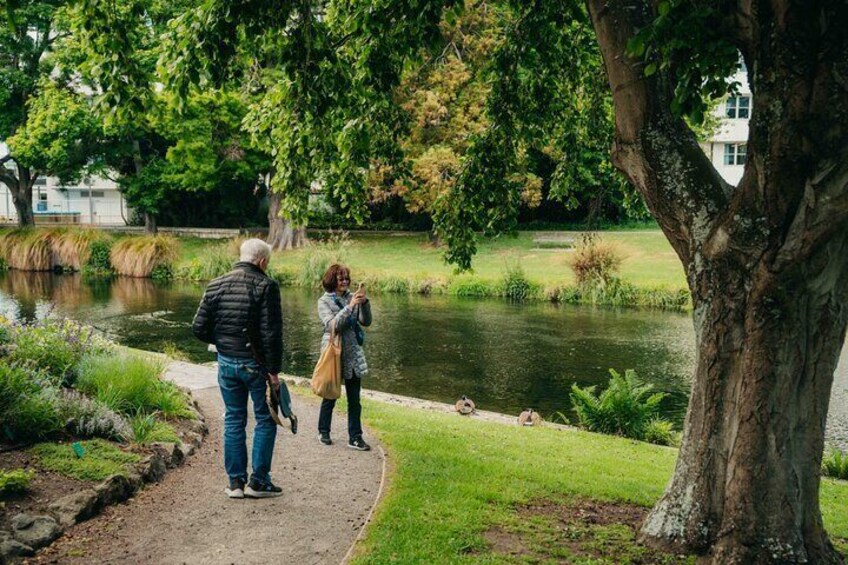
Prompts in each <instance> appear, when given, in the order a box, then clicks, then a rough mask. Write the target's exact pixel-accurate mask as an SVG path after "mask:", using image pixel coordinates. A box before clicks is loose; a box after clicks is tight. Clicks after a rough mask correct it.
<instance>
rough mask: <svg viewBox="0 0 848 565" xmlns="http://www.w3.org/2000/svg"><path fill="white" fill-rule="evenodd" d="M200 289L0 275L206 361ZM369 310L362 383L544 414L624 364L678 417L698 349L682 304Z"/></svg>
mask: <svg viewBox="0 0 848 565" xmlns="http://www.w3.org/2000/svg"><path fill="white" fill-rule="evenodd" d="M202 293H203V286H202V285H194V284H185V283H168V284H161V283H155V282H153V281H151V280H149V279H133V278H125V277H118V278H115V279H112V280H97V281H89V280H85V279H83V277H81V276H79V275H56V274H50V273H28V272H21V271H9V272H7V273H0V314H2V315H4V316H6V317H9V318H12V319H18V320H33V319H36V318H40V317H43V316H46V315H48V314H50V313H53V314H58V315H64V316H67V317H70V318H73V319H77V320H80V321H82V322H86V323H88V324H92V325H94V326H95V327H97V328H99V329H101V330H102V331H103V332H105V333H106V334H108V335H109V336H110V337H112V338H114V339H115V340H117V341H118V342H120V343H122V344H124V345H127V346H130V347H136V348H140V349H148V350H154V351H162V350H163V349H164V348H165V347H166V345H168V344H171V345H173V346H175V347H176V348H177V349H179V350H181V351H183V352H185V353H186V354H187V355H188V356H189V357H190V358H191V359H192V360H193V361H196V362H207V361H212V360H214V355H213V354H211V353H208V352H207V351H206V346H205V344H203V343H200V342H199V341H197V340H196V339H194V337H193V336H192V334H191V332H190V324H191V319H192V317H193V315H194V312H195V310H196V308H197V304H198V302H199V300H200V297H201V295H202ZM317 297H318V293H317V292H313V291H307V290H303V289H293V288H284V289H282V300H283V317H284V342H285V343H284V350H285V360H284V371H285V372H287V373H290V374H295V375H304V376H308V375H309V374H311V372H312V367H313V365H314V364H315V361H316V360H317V358H318V346H319V342H320V338H321V325H320V322H319V321H318V318H317V313H316V305H315V301H316V299H317ZM372 310H373V313H374V324H373V325H372V327H371V328H368V329H367V332H368V335H367V341H366V354H367V358H368V362H369V365H370V367H371V375H370V376H369V377H368V382H367V383H366V387H367V388H373V389H377V390H383V391H387V392H393V393H397V394H403V395H408V396H414V397H418V398H425V399H429V400H437V401H444V402H453V401H454V400H456V399H457V398H458V397H459V396H461V395H463V394H464V395H467V396H469V397H470V398H472V399H474V401H475V402H476V403H477V406H478V407H479V408H482V409H485V410H493V411H498V412H505V413H512V414H517V413H518V412H520V411H521V410H523V409H524V408H528V407H531V408H534V409H536V410H537V411H539V412H540V413H542V414H543V415H544V416H546V417H550V416H553V415H555V414H556V413H558V412H561V413H563V414H565V415H567V416H569V417H570V416H571V415H572V414H571V411H570V401H569V398H568V394H569V391H570V390H571V386H572V384H574V383H577V384H579V385H581V386H586V385H600V386H603V385H604V384H605V383H606V382H607V379H608V376H609V373H608V370H609V368H615V369H616V370H618V371H623V370H625V369H628V368H630V369H635V370H636V371H637V373H638V374H639V376H640V377H641V378H642V379H643V380H645V381H646V382H648V383H650V384H652V385H653V386H654V388H655V390H658V391H664V392H667V393H669V396H668V398H667V400H666V402H665V404H664V407H663V408H664V412H665V414H666V416H667V417H669V418H670V419H672V420H674V421H675V422H677V423H678V424H679V423H680V422H681V421H682V418H683V414H684V411H685V403H686V391H687V390H688V388H689V378H690V375H691V373H692V370H693V367H694V359H695V347H694V332H693V330H692V322H691V317H690V316H689V315H688V314H676V313H669V312H658V311H640V310H609V309H597V308H589V307H576V306H564V305H555V304H549V303H536V302H533V303H525V304H515V303H509V302H506V301H502V300H481V299H463V298H456V297H446V296H418V295H391V294H383V295H378V296H373V297H372ZM830 423H831V429H830V431H829V435H830V436H831V437H838V438H845V437H848V353H846V351H845V350H843V352H842V358H841V360H840V365H839V368H838V369H837V372H836V380H835V384H834V393H833V397H832V401H831V422H830ZM839 443H842V442H841V441H840V442H839ZM843 445H844V444H843Z"/></svg>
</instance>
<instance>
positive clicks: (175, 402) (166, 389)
mask: <svg viewBox="0 0 848 565" xmlns="http://www.w3.org/2000/svg"><path fill="white" fill-rule="evenodd" d="M164 369H165V367H164V364H163V363H162V362H161V361H159V360H158V359H153V358H150V357H142V356H140V355H133V354H120V355H91V356H87V357H85V358H84V359H83V360H82V362H81V363H80V370H79V373H80V374H79V379H78V380H77V388H78V389H79V390H80V391H82V392H83V393H85V394H87V395H89V396H92V397H94V398H96V399H97V400H99V401H100V402H102V403H103V404H105V405H106V406H108V407H109V408H111V409H112V410H114V411H115V412H118V413H120V414H133V415H134V414H137V413H139V412H143V413H150V412H154V411H157V410H158V411H160V412H162V414H164V415H165V416H168V417H189V416H191V411H190V410H189V404H188V400H187V399H186V396H185V394H183V393H182V392H181V391H180V390H179V389H178V388H176V387H175V386H174V385H173V384H171V383H169V382H165V381H163V380H161V379H160V375H161V374H162V372H163V371H164Z"/></svg>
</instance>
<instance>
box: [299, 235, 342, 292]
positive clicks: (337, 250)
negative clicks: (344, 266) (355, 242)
mask: <svg viewBox="0 0 848 565" xmlns="http://www.w3.org/2000/svg"><path fill="white" fill-rule="evenodd" d="M349 245H350V240H348V239H347V237H346V236H345V234H340V235H338V236H332V237H330V238H329V239H327V240H326V241H323V242H313V243H312V244H311V245H310V246H309V247H307V249H306V252H305V254H304V259H303V266H302V267H301V269H300V272H299V273H298V275H297V277H298V286H302V287H306V288H317V287H319V286H320V285H321V279H322V278H323V277H324V273H325V272H327V269H328V268H330V265H333V264H335V263H344V262H345V259H346V257H347V248H348V246H349Z"/></svg>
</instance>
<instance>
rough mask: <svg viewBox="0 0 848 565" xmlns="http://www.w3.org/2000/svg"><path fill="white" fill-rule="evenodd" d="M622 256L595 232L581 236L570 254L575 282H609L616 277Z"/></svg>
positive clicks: (585, 283) (613, 246) (583, 283)
mask: <svg viewBox="0 0 848 565" xmlns="http://www.w3.org/2000/svg"><path fill="white" fill-rule="evenodd" d="M621 261H622V257H621V254H620V253H619V251H618V248H617V247H616V246H615V245H613V244H612V243H609V242H606V241H603V240H602V239H601V238H599V237H598V236H597V235H595V234H591V233H586V234H583V235H582V236H581V239H580V243H579V244H578V245H577V247H576V249H575V250H574V254H573V255H572V256H571V259H570V262H569V263H570V265H571V269H572V271H574V276H575V277H576V278H577V284H579V285H581V286H583V285H599V284H609V283H611V282H612V281H613V280H615V279H616V278H617V277H618V270H619V268H620V267H621Z"/></svg>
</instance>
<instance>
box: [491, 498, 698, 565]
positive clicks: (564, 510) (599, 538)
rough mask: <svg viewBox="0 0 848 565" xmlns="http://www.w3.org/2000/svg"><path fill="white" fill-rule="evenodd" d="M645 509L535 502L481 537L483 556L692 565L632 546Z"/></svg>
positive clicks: (577, 502) (682, 558) (579, 501)
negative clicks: (484, 544)
mask: <svg viewBox="0 0 848 565" xmlns="http://www.w3.org/2000/svg"><path fill="white" fill-rule="evenodd" d="M647 513H648V509H647V508H643V507H641V506H636V505H632V504H626V503H610V502H599V501H594V500H586V499H572V500H568V501H565V502H557V501H550V500H538V501H533V502H530V503H528V504H521V505H518V506H516V507H515V512H514V514H513V516H512V517H511V519H510V520H509V521H508V522H507V523H504V524H499V525H497V526H493V527H492V528H490V529H489V530H487V531H486V532H485V533H484V534H483V537H484V539H485V540H486V542H487V544H488V548H487V553H491V554H493V555H497V556H498V559H499V560H502V561H504V562H513V561H514V562H521V563H527V562H529V563H539V562H544V563H551V562H555V563H569V564H578V563H593V564H598V563H605V564H616V565H618V564H625V563H632V564H645V565H647V564H662V565H671V564H677V563H694V562H695V561H694V558H692V557H687V556H684V555H673V554H667V553H663V552H659V551H655V550H653V549H649V548H647V547H644V546H642V545H640V544H638V543H636V534H637V532H638V528H639V526H640V525H641V523H642V521H643V520H644V518H645V516H646V515H647Z"/></svg>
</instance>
